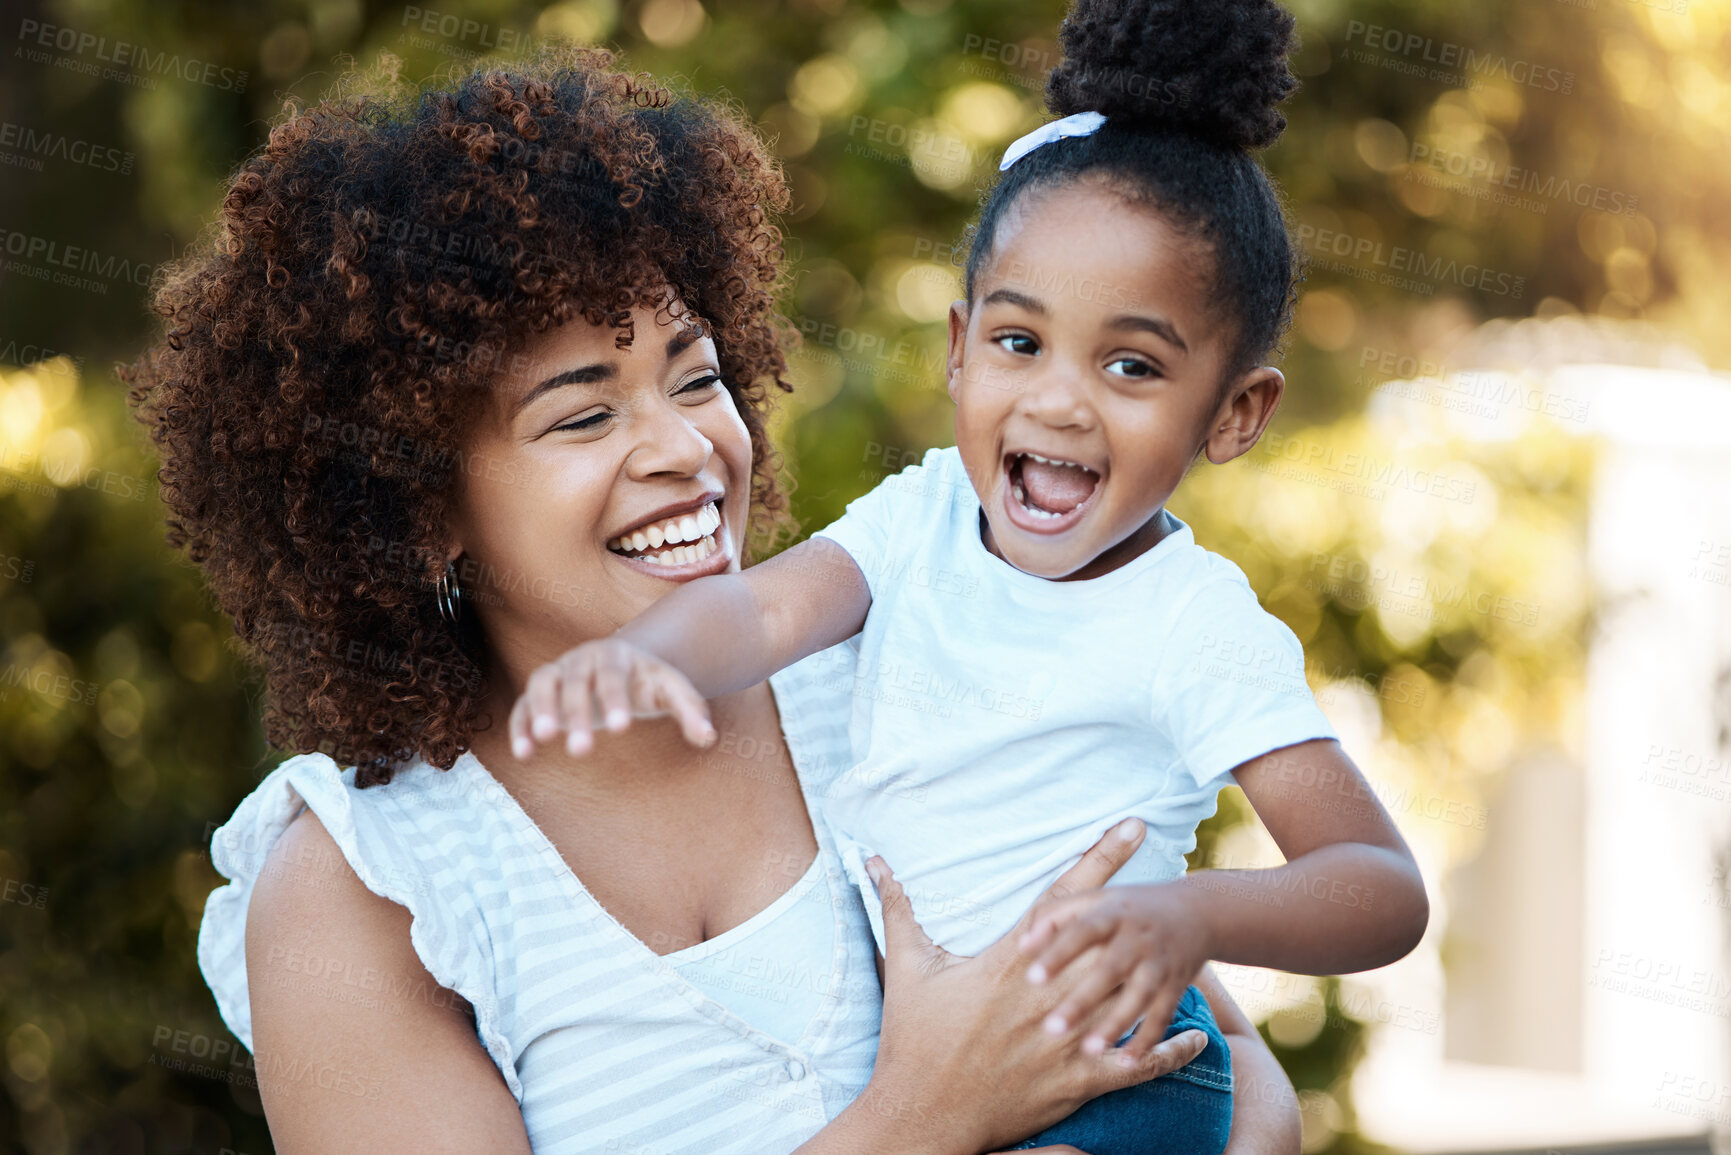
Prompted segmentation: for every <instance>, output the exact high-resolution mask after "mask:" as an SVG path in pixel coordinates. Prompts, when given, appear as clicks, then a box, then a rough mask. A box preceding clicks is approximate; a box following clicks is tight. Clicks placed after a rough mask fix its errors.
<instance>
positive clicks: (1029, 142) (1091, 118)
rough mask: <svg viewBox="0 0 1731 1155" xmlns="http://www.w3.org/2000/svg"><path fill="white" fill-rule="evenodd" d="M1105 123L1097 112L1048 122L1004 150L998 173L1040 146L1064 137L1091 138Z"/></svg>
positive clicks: (1077, 114) (1082, 113)
mask: <svg viewBox="0 0 1731 1155" xmlns="http://www.w3.org/2000/svg"><path fill="white" fill-rule="evenodd" d="M1105 123H1106V117H1105V115H1104V114H1103V113H1099V112H1077V113H1072V114H1071V115H1069V116H1066V117H1063V118H1061V119H1059V120H1049V121H1047V122H1046V123H1045V124H1042V125H1041V126H1040V127H1039V128H1036V129H1035V130H1034V131H1033V132H1030V133H1028V134H1027V135H1026V136H1023V137H1018V138H1017V139H1016V140H1015V141H1014V142H1013V143H1012V144H1011V145H1010V147H1009V148H1006V149H1005V150H1004V159H1003V160H1001V161H999V162H998V171H999V172H1003V171H1004V170H1005V169H1007V168H1009V167H1010V166H1011V165H1013V164H1015V163H1016V162H1017V161H1019V160H1021V159H1022V158H1023V157H1025V156H1027V155H1028V154H1029V153H1030V152H1033V151H1034V150H1035V149H1036V148H1039V147H1040V146H1041V145H1042V144H1051V143H1052V142H1053V141H1054V140H1062V139H1063V138H1064V137H1066V136H1092V135H1093V134H1094V133H1096V132H1098V131H1099V130H1100V126H1101V125H1102V124H1105Z"/></svg>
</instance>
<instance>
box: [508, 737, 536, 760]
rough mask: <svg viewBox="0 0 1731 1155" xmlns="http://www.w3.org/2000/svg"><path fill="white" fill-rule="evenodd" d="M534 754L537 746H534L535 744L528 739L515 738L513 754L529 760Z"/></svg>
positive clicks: (512, 745) (512, 742)
mask: <svg viewBox="0 0 1731 1155" xmlns="http://www.w3.org/2000/svg"><path fill="white" fill-rule="evenodd" d="M534 752H535V745H534V743H532V742H530V741H529V739H527V738H513V739H511V753H512V754H514V755H516V756H517V757H518V758H527V757H528V756H529V755H530V754H532V753H534Z"/></svg>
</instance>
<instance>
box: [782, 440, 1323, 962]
mask: <svg viewBox="0 0 1731 1155" xmlns="http://www.w3.org/2000/svg"><path fill="white" fill-rule="evenodd" d="M1165 516H1167V517H1169V518H1171V520H1172V522H1173V528H1172V532H1170V533H1169V534H1168V535H1167V536H1166V537H1165V538H1163V539H1162V540H1161V541H1160V542H1159V543H1158V544H1157V545H1155V546H1154V547H1153V548H1152V549H1150V550H1148V551H1147V552H1146V553H1144V554H1142V555H1141V556H1139V557H1137V558H1135V559H1133V560H1132V561H1130V562H1128V563H1127V564H1125V565H1124V566H1122V567H1120V568H1118V569H1116V570H1113V571H1112V572H1111V573H1108V574H1105V575H1103V576H1101V577H1097V578H1092V579H1089V580H1085V581H1067V582H1060V581H1049V580H1047V579H1045V578H1039V577H1034V576H1032V575H1030V574H1026V573H1023V572H1022V571H1021V570H1018V569H1016V568H1015V567H1014V566H1012V565H1010V564H1009V563H1008V562H1005V561H1004V560H1002V559H1001V558H998V557H996V556H994V555H993V554H992V553H990V552H989V551H988V550H987V549H986V548H985V545H984V543H983V542H982V541H981V539H980V524H981V511H980V503H979V499H978V497H977V496H976V494H975V493H974V490H973V487H972V485H971V484H970V483H969V481H968V477H967V473H966V471H965V470H964V469H963V468H962V463H961V458H960V456H959V454H958V453H957V452H956V450H955V449H953V448H951V449H934V450H932V451H930V452H928V453H927V454H926V456H925V459H924V460H923V461H922V462H921V463H920V464H919V465H916V466H910V467H909V468H908V469H906V470H903V471H902V472H901V473H899V474H897V475H895V476H893V477H890V478H887V479H886V480H884V481H883V482H882V483H881V484H880V485H878V486H877V487H876V488H875V489H873V490H872V491H871V492H870V493H868V494H866V495H865V496H864V497H862V498H860V499H859V500H857V501H855V502H853V503H851V504H850V505H849V506H848V507H847V513H846V514H845V515H844V516H843V517H842V518H840V519H839V520H838V521H836V522H835V523H834V524H833V525H831V526H829V527H828V528H826V529H823V530H820V531H819V534H818V536H821V537H827V538H829V539H831V540H833V541H835V542H836V543H837V544H838V545H840V546H841V547H842V548H843V549H845V550H847V552H848V553H849V555H850V556H852V558H853V559H854V561H855V562H856V563H857V564H858V565H859V567H860V570H861V572H862V573H863V574H864V575H865V579H866V581H867V583H868V585H869V586H870V588H871V594H872V605H871V611H870V613H869V614H868V615H867V617H866V623H865V627H864V629H863V630H862V631H861V633H860V634H859V635H858V636H857V637H856V638H855V639H854V640H853V642H852V643H851V644H852V646H853V647H854V648H855V649H856V651H857V660H856V661H855V662H848V661H847V660H846V659H845V658H843V657H842V656H840V655H839V654H836V653H834V652H827V651H826V654H827V655H828V656H827V657H825V658H823V659H822V660H821V661H822V663H825V664H820V665H819V666H818V667H817V668H818V670H819V671H820V672H821V673H823V674H824V676H826V677H827V679H828V681H829V683H830V685H831V686H832V688H840V689H849V690H851V693H852V696H853V710H852V717H851V720H850V725H849V735H850V744H851V749H852V753H853V763H854V764H853V766H852V767H851V768H850V769H849V770H848V771H847V773H845V774H842V775H841V776H840V777H838V778H837V779H836V780H835V782H834V783H833V784H831V786H830V788H829V789H828V791H827V792H826V793H825V795H824V798H823V814H824V818H825V821H826V824H827V825H828V826H829V827H830V829H831V830H832V831H833V832H834V835H835V839H836V845H837V848H838V851H839V852H840V855H841V861H842V865H843V867H844V869H846V870H847V872H848V875H849V877H850V878H851V879H852V880H853V882H854V884H855V886H857V887H858V888H859V890H860V893H861V896H862V897H863V899H864V901H865V905H866V909H867V911H868V913H869V914H870V917H871V923H872V931H873V934H874V935H875V937H876V938H877V943H878V949H879V950H882V949H883V943H884V937H883V920H882V913H881V908H880V906H879V904H878V901H877V892H876V889H875V887H874V886H873V885H872V882H871V879H870V877H869V876H868V875H867V874H866V872H865V860H866V859H867V858H868V857H870V856H871V855H873V854H881V855H882V856H883V858H884V861H886V862H887V863H888V864H889V866H890V868H891V869H892V870H893V871H894V872H895V874H896V877H897V879H898V880H900V882H901V883H902V885H903V887H904V888H905V889H906V890H907V892H908V895H909V898H910V899H911V901H912V904H913V910H914V914H915V916H916V917H917V918H918V919H919V922H920V924H921V925H922V926H923V927H924V928H925V930H926V933H927V934H929V935H930V936H931V937H932V939H933V940H934V941H935V942H937V943H938V944H939V945H941V946H944V947H946V948H947V949H949V950H951V951H953V952H955V953H958V954H967V955H973V954H978V953H980V952H981V951H982V950H984V949H985V948H986V947H987V946H989V945H990V944H991V943H992V942H993V941H995V940H996V939H998V938H1000V937H1002V936H1003V935H1004V934H1005V933H1006V932H1007V931H1008V930H1010V929H1011V927H1013V926H1014V925H1015V923H1016V921H1017V920H1018V919H1019V918H1020V917H1021V916H1022V914H1023V912H1024V911H1026V910H1027V909H1028V907H1029V906H1031V905H1032V904H1033V902H1034V900H1035V899H1037V898H1038V897H1039V895H1040V893H1041V891H1043V890H1044V889H1045V888H1046V887H1047V886H1048V885H1049V884H1050V883H1051V882H1052V881H1053V880H1055V879H1056V878H1057V876H1058V875H1059V874H1060V873H1062V872H1063V871H1064V870H1066V869H1067V868H1068V867H1070V866H1071V865H1073V864H1074V863H1075V862H1077V861H1078V860H1079V859H1080V857H1081V855H1082V853H1083V852H1084V851H1086V850H1087V849H1088V847H1090V846H1092V845H1093V844H1094V843H1095V842H1096V841H1097V840H1098V839H1099V838H1100V837H1101V835H1103V834H1104V833H1105V832H1106V831H1107V830H1108V829H1110V828H1111V827H1112V826H1113V824H1115V823H1117V822H1118V821H1120V820H1122V819H1124V818H1127V817H1130V816H1132V815H1135V816H1138V817H1140V818H1142V819H1143V820H1144V821H1145V822H1146V823H1147V824H1148V835H1147V838H1146V840H1145V841H1144V842H1143V844H1142V846H1141V847H1140V848H1139V849H1138V850H1137V852H1136V854H1135V856H1134V857H1132V858H1131V860H1130V861H1129V863H1127V864H1126V865H1125V866H1124V867H1123V869H1121V870H1120V871H1119V872H1118V873H1117V875H1116V876H1114V878H1113V879H1112V882H1111V885H1125V884H1131V883H1148V882H1164V881H1169V880H1171V879H1175V878H1178V877H1180V876H1181V875H1182V874H1183V873H1184V869H1185V862H1184V856H1185V854H1186V853H1188V852H1189V851H1190V850H1192V849H1194V848H1195V845H1196V827H1197V825H1198V824H1199V823H1200V822H1201V821H1202V820H1203V819H1204V818H1207V817H1208V816H1209V815H1211V814H1213V813H1214V809H1215V795H1216V794H1217V793H1218V792H1219V790H1220V788H1221V787H1222V786H1223V785H1227V784H1229V783H1231V781H1232V778H1231V773H1232V770H1233V768H1234V767H1237V766H1241V765H1243V764H1244V763H1245V762H1248V761H1250V760H1251V759H1253V758H1256V757H1258V756H1260V755H1262V754H1266V753H1268V752H1269V751H1271V750H1278V749H1281V748H1282V747H1286V746H1291V745H1293V744H1295V743H1298V742H1303V741H1307V740H1309V739H1313V738H1333V737H1335V732H1334V729H1333V727H1331V726H1330V725H1329V722H1328V719H1327V718H1326V717H1324V716H1323V713H1322V711H1321V710H1320V709H1319V708H1318V707H1317V704H1316V701H1315V698H1314V697H1313V696H1312V694H1311V692H1310V688H1309V685H1308V684H1307V683H1306V681H1305V676H1304V649H1303V647H1302V646H1301V645H1300V644H1299V641H1298V639H1297V637H1295V636H1294V635H1293V633H1292V631H1291V630H1290V629H1288V628H1287V627H1286V625H1285V624H1284V623H1282V622H1281V621H1280V620H1279V619H1278V618H1276V617H1274V616H1273V615H1272V614H1270V613H1268V612H1267V611H1265V610H1264V609H1263V608H1262V607H1261V605H1260V604H1259V603H1258V602H1257V599H1256V594H1255V593H1254V592H1253V591H1252V590H1251V588H1250V583H1249V582H1248V581H1247V580H1246V579H1245V577H1244V573H1243V571H1242V570H1240V569H1239V568H1238V567H1237V566H1236V565H1234V564H1233V563H1232V562H1230V561H1228V560H1226V559H1225V558H1223V557H1220V556H1219V555H1218V554H1214V553H1211V552H1209V551H1208V550H1206V549H1203V548H1202V547H1200V546H1198V545H1197V544H1196V541H1195V538H1194V536H1193V535H1192V534H1191V531H1190V528H1189V527H1188V526H1186V525H1185V524H1183V523H1182V522H1180V521H1178V519H1177V518H1172V517H1171V514H1166V515H1165ZM807 660H808V661H811V660H812V659H807ZM826 664H827V665H826ZM1295 773H1296V771H1295Z"/></svg>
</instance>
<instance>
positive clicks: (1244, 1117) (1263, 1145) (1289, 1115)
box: [1196, 967, 1304, 1155]
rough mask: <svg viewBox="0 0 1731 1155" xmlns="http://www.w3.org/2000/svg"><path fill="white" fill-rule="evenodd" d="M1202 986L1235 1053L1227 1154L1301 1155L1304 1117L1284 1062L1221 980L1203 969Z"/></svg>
mask: <svg viewBox="0 0 1731 1155" xmlns="http://www.w3.org/2000/svg"><path fill="white" fill-rule="evenodd" d="M1196 986H1197V987H1198V988H1199V989H1200V990H1201V991H1202V997H1203V998H1205V999H1207V1000H1208V1008H1209V1009H1210V1010H1211V1011H1213V1012H1214V1021H1215V1022H1216V1023H1217V1024H1219V1026H1220V1033H1221V1034H1222V1035H1224V1036H1226V1046H1227V1049H1228V1050H1230V1051H1231V1052H1232V1132H1231V1135H1230V1136H1229V1137H1228V1138H1227V1140H1226V1150H1225V1151H1224V1152H1223V1153H1222V1155H1299V1150H1300V1140H1302V1139H1303V1137H1304V1127H1303V1123H1304V1118H1303V1116H1302V1115H1300V1114H1299V1111H1298V1095H1297V1094H1296V1093H1295V1092H1294V1091H1293V1089H1292V1080H1290V1079H1288V1078H1287V1077H1286V1072H1285V1071H1284V1070H1282V1069H1281V1067H1280V1060H1278V1059H1276V1058H1275V1057H1274V1052H1273V1051H1271V1050H1269V1049H1268V1044H1267V1043H1264V1042H1263V1041H1262V1036H1261V1035H1260V1034H1258V1033H1257V1031H1256V1025H1255V1024H1254V1023H1252V1022H1251V1021H1250V1019H1249V1018H1248V1017H1247V1016H1246V1015H1245V1014H1244V1012H1243V1010H1241V1009H1240V1008H1239V1006H1238V1004H1237V1003H1236V1002H1235V1001H1233V998H1232V996H1231V995H1230V994H1229V993H1227V990H1226V988H1225V987H1224V986H1222V985H1221V983H1220V978H1219V976H1217V975H1216V974H1215V973H1214V968H1213V967H1203V968H1202V971H1201V973H1200V974H1198V975H1197V976H1196Z"/></svg>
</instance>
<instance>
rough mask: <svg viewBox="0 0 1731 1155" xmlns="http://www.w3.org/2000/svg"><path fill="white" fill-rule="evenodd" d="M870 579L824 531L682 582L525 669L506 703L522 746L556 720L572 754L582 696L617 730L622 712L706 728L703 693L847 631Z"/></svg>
mask: <svg viewBox="0 0 1731 1155" xmlns="http://www.w3.org/2000/svg"><path fill="white" fill-rule="evenodd" d="M870 606H871V588H870V587H869V586H868V585H867V584H866V580H865V575H864V574H862V573H861V572H860V568H859V566H858V565H856V564H855V563H854V560H853V558H852V557H851V556H850V555H849V554H848V552H847V551H846V550H844V549H842V548H841V546H839V545H837V544H836V543H835V542H833V541H830V540H828V539H827V538H821V537H817V538H812V539H810V540H808V541H805V542H801V543H800V544H799V545H796V546H794V547H793V548H792V549H789V550H787V551H785V552H783V553H781V554H778V555H776V556H775V557H773V558H770V559H769V560H768V561H765V562H762V563H760V564H758V565H754V566H752V567H751V568H750V569H748V570H744V571H742V572H740V573H725V574H716V575H714V576H713V577H704V578H698V579H696V580H695V581H689V582H686V583H685V584H684V585H682V586H680V587H678V588H677V589H675V590H673V591H672V592H671V593H669V594H668V595H667V596H665V597H663V598H662V599H661V600H660V601H657V602H656V603H655V604H654V605H652V606H650V607H649V608H648V609H647V610H645V611H643V613H641V614H639V615H638V616H637V617H636V618H634V619H633V620H632V621H631V622H630V623H629V624H628V625H626V626H624V627H623V628H621V629H620V630H619V631H618V632H616V633H615V634H614V635H613V636H612V637H610V638H603V639H600V640H597V641H593V642H585V643H584V644H583V645H581V646H578V647H576V648H575V649H572V650H570V651H568V652H567V653H565V654H564V655H563V656H561V657H560V658H559V659H558V660H557V661H555V662H550V663H548V664H547V665H545V666H542V667H541V668H540V669H538V670H536V671H535V672H534V673H533V674H532V675H530V677H529V681H528V684H527V685H526V686H525V687H524V690H523V694H522V696H521V697H520V698H518V699H517V703H516V705H515V706H513V707H512V710H511V717H510V723H509V733H510V736H511V749H512V753H513V754H515V755H516V756H517V757H519V758H522V757H526V756H528V754H529V753H531V752H532V751H533V749H534V743H536V742H544V741H546V740H548V739H550V738H552V737H553V736H554V735H556V734H558V733H559V731H560V730H564V731H565V732H566V746H567V749H568V750H569V751H570V752H571V753H573V754H583V753H587V752H588V751H589V749H590V748H591V746H592V745H593V742H594V738H593V734H594V730H595V728H596V727H595V720H594V716H593V704H594V703H599V705H600V709H601V714H602V719H601V721H602V724H603V725H604V726H605V728H606V729H608V730H612V731H619V730H624V729H626V728H627V727H628V726H629V725H630V724H631V717H632V714H633V713H637V714H651V715H652V714H663V713H665V714H671V715H673V717H674V718H675V719H676V720H677V721H678V722H679V724H680V727H681V729H682V730H683V731H684V733H685V736H686V738H687V739H689V740H690V741H691V742H693V743H694V744H697V745H706V744H707V743H708V742H709V741H710V740H711V738H712V737H713V735H714V727H713V726H712V725H711V723H710V720H709V707H708V705H707V704H706V700H707V699H710V698H719V697H722V696H723V695H726V694H731V693H733V692H735V691H737V690H743V689H745V688H747V687H748V686H755V685H757V683H759V682H761V681H763V680H764V679H765V678H767V677H769V675H771V674H773V673H775V672H776V671H777V670H779V669H782V668H783V667H785V666H789V665H792V664H793V663H794V662H797V661H799V660H800V659H801V658H803V657H805V656H807V655H808V654H814V653H816V652H817V651H819V650H822V649H825V648H827V647H829V646H833V645H835V644H836V643H837V642H841V641H845V640H847V639H848V638H851V637H852V636H853V635H855V634H857V633H858V632H859V630H860V626H861V625H863V624H864V622H865V615H866V610H867V609H869V608H870Z"/></svg>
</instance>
